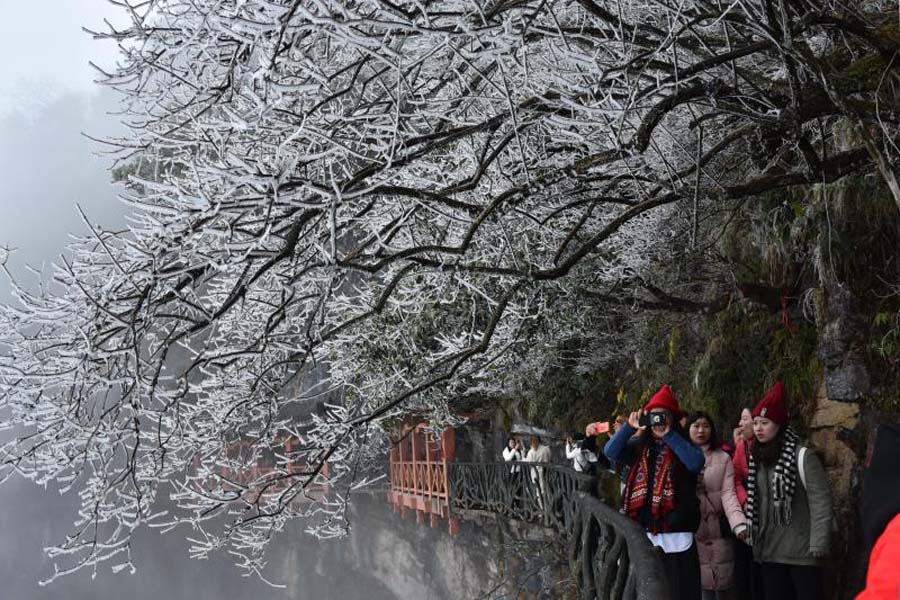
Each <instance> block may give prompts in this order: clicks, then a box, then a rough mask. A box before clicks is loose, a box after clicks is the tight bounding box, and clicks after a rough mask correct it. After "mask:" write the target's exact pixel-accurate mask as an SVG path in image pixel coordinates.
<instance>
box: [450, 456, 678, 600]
mask: <svg viewBox="0 0 900 600" xmlns="http://www.w3.org/2000/svg"><path fill="white" fill-rule="evenodd" d="M448 468H449V472H448V482H449V487H450V507H451V510H456V511H459V510H481V511H489V512H492V513H496V514H498V515H502V516H504V517H506V518H508V519H514V520H519V521H527V522H529V523H535V524H540V525H543V526H545V527H552V528H553V529H556V530H557V531H559V532H560V533H562V534H563V535H564V536H565V538H566V543H567V548H568V558H569V567H570V568H571V570H572V575H573V579H574V581H575V583H576V585H577V586H578V589H579V596H580V597H581V598H583V599H584V600H595V599H596V600H669V599H670V594H669V592H668V590H667V589H666V588H665V583H664V582H665V577H664V571H663V566H662V561H661V559H660V557H659V555H658V553H657V551H656V550H655V549H654V548H653V546H652V545H651V544H650V541H649V540H648V539H647V536H646V534H645V533H644V531H643V530H642V529H641V528H640V527H639V526H637V525H636V524H635V523H634V522H632V521H631V520H630V519H628V518H627V517H625V516H624V515H622V514H621V513H619V512H618V511H616V510H615V509H613V508H611V507H609V506H607V505H606V504H604V503H603V502H602V501H601V500H600V499H599V498H598V497H597V489H598V480H597V478H595V477H594V476H591V475H586V474H583V473H576V472H575V471H574V470H572V469H571V468H568V467H563V466H560V465H553V464H537V463H515V464H510V463H453V464H450V465H448Z"/></svg>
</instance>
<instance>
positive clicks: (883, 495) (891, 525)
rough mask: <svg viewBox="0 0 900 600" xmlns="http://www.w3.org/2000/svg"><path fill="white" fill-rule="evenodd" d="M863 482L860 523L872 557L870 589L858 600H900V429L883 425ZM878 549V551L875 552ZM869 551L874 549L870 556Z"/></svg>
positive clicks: (876, 439)
mask: <svg viewBox="0 0 900 600" xmlns="http://www.w3.org/2000/svg"><path fill="white" fill-rule="evenodd" d="M874 438H875V442H874V444H873V445H872V453H871V457H870V459H869V460H868V461H867V463H868V466H867V467H866V470H865V471H864V473H863V478H862V501H861V502H860V523H861V525H862V534H863V539H864V544H865V546H864V551H865V554H867V555H868V563H869V564H868V569H867V575H866V589H865V590H864V591H863V592H862V593H861V594H860V595H859V596H857V598H856V600H898V599H900V568H898V567H897V565H898V564H900V476H898V470H897V464H898V463H900V426H898V425H880V426H879V427H878V429H876V430H875V436H874ZM873 546H874V548H873ZM869 548H872V550H871V552H869Z"/></svg>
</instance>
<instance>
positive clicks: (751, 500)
mask: <svg viewBox="0 0 900 600" xmlns="http://www.w3.org/2000/svg"><path fill="white" fill-rule="evenodd" d="M799 443H800V436H798V435H797V433H796V432H795V431H794V430H793V429H791V428H790V427H788V428H787V429H785V431H784V443H783V444H782V446H781V453H780V454H779V455H778V459H777V460H776V461H775V474H774V475H773V476H772V485H771V489H770V490H769V491H770V493H771V494H772V506H773V507H774V512H775V524H776V525H780V526H785V525H790V523H791V502H792V501H793V499H794V488H796V487H797V458H796V456H797V454H796V452H797V446H798V445H799ZM748 460H749V466H750V470H749V474H748V475H747V486H746V487H747V507H746V510H745V511H744V514H746V516H747V520H748V521H749V522H750V523H751V524H752V526H751V527H750V537H749V539H748V540H747V541H748V543H750V544H751V545H752V544H753V540H754V539H756V537H757V536H758V535H759V512H758V511H757V507H756V471H757V465H756V460H755V459H754V457H753V452H751V453H750V455H749V456H748Z"/></svg>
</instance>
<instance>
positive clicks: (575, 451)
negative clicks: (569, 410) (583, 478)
mask: <svg viewBox="0 0 900 600" xmlns="http://www.w3.org/2000/svg"><path fill="white" fill-rule="evenodd" d="M596 448H597V442H596V440H595V439H594V437H593V436H590V437H588V438H586V439H581V440H575V439H574V438H573V436H571V435H570V436H569V437H567V438H566V458H567V459H569V460H571V461H572V468H573V469H575V472H576V473H590V474H592V475H593V474H595V473H596V472H597V453H596Z"/></svg>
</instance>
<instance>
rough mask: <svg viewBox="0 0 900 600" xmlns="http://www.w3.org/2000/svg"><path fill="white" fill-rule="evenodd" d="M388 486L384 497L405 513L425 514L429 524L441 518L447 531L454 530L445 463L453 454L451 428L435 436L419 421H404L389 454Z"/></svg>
mask: <svg viewBox="0 0 900 600" xmlns="http://www.w3.org/2000/svg"><path fill="white" fill-rule="evenodd" d="M390 458H391V460H390V481H391V490H390V492H388V501H389V502H390V503H391V504H392V505H393V506H394V509H395V510H396V511H399V512H400V514H401V516H404V517H405V516H406V514H407V513H408V511H409V510H414V511H416V520H417V521H419V522H422V521H424V520H425V516H426V515H427V516H428V517H429V519H430V522H431V526H432V527H437V522H438V519H440V518H445V519H447V520H448V522H449V525H450V532H451V533H456V530H457V527H458V524H457V521H456V519H455V518H453V517H452V516H451V515H450V498H449V494H448V490H449V485H448V482H447V464H448V463H451V462H453V460H454V459H455V458H456V438H455V434H454V431H453V430H452V429H445V430H444V431H443V432H442V433H441V434H440V435H439V436H438V435H435V434H434V433H433V432H431V431H429V430H428V429H427V428H426V426H425V424H424V423H422V422H415V421H411V420H408V421H405V422H404V423H403V424H402V425H401V427H400V428H399V429H398V430H397V431H396V432H395V435H394V444H393V446H392V448H391V456H390Z"/></svg>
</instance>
